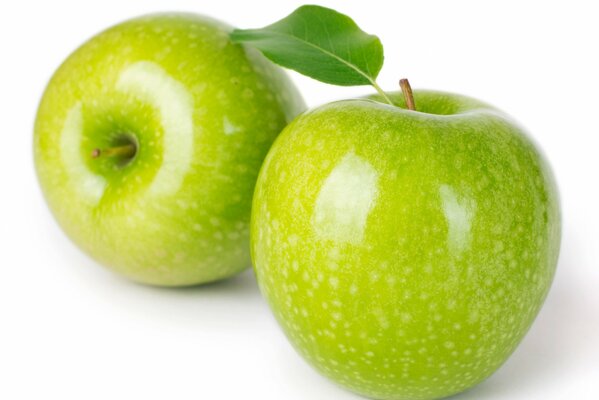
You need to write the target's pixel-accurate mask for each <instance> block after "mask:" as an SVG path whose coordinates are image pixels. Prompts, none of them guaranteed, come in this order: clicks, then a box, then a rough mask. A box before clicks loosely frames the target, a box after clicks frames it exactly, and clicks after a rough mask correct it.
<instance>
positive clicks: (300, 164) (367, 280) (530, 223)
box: [251, 91, 560, 399]
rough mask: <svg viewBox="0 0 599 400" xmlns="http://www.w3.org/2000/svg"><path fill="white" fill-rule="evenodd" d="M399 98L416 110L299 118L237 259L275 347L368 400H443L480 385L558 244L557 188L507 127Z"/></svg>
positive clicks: (442, 101)
mask: <svg viewBox="0 0 599 400" xmlns="http://www.w3.org/2000/svg"><path fill="white" fill-rule="evenodd" d="M390 96H391V97H392V98H393V99H394V102H396V103H397V104H399V105H400V106H401V107H405V103H404V101H403V99H402V98H401V96H400V95H399V94H398V93H394V94H390ZM414 96H415V100H416V106H417V109H418V110H419V111H409V110H405V109H403V108H400V107H394V106H390V105H387V104H382V103H380V102H375V101H373V100H370V99H358V100H347V101H340V102H335V103H331V104H328V105H324V106H322V107H319V108H316V109H314V110H311V111H308V112H306V113H304V114H302V115H301V116H299V117H298V118H296V119H295V120H294V121H293V122H292V123H291V124H290V125H289V126H288V127H287V128H286V129H285V130H284V131H283V133H281V135H280V136H279V137H278V139H277V140H276V141H275V144H274V145H273V147H272V148H271V150H270V152H269V154H268V156H267V157H266V160H265V163H264V165H263V167H262V169H261V172H260V175H259V178H258V182H257V184H256V191H255V194H254V206H253V211H252V223H251V241H252V258H253V262H254V267H255V271H256V275H257V279H258V282H259V285H260V288H261V291H262V292H263V294H264V295H265V297H266V299H267V300H268V302H269V304H270V307H271V309H272V310H273V312H274V315H275V316H276V318H277V320H278V322H279V323H280V325H281V327H282V328H283V330H284V332H285V334H286V335H287V337H288V338H289V340H290V341H291V343H292V344H293V346H294V347H295V349H296V350H297V351H298V352H299V353H300V354H301V355H302V356H303V357H304V358H305V359H306V360H307V361H308V362H309V363H310V364H311V365H313V366H314V367H315V368H316V369H317V370H318V371H320V372H321V373H322V374H324V375H326V376H328V377H329V378H331V379H332V380H333V381H335V382H336V383H338V384H340V385H342V386H344V387H346V388H349V389H350V390H352V391H355V392H357V393H360V394H362V395H365V396H368V397H372V398H375V399H437V398H443V397H446V396H449V395H452V394H455V393H458V392H461V391H463V390H465V389H468V388H470V387H472V386H474V385H475V384H477V383H478V382H480V381H482V380H483V379H485V378H486V377H488V376H489V375H490V374H492V373H493V372H494V371H495V370H496V369H497V368H498V367H499V366H500V365H501V364H502V363H503V362H504V361H505V360H506V359H507V358H508V356H509V355H510V354H511V353H512V352H513V351H514V349H515V348H516V346H517V345H518V343H519V342H520V341H521V340H522V338H523V336H524V335H525V333H526V332H527V330H528V329H529V327H530V325H531V324H532V322H533V320H534V318H535V316H536V315H537V313H538V311H539V309H540V307H541V305H542V303H543V301H544V299H545V297H546V294H547V292H548V290H549V287H550V285H551V281H552V279H553V275H554V271H555V267H556V262H557V258H558V252H559V245H560V214H559V204H558V195H557V190H556V185H555V183H554V179H553V176H552V173H551V171H550V169H549V167H548V164H547V163H546V162H545V160H544V159H543V157H542V155H541V154H540V153H539V151H538V150H537V149H536V148H535V146H534V145H533V144H532V143H531V141H530V139H529V138H528V137H527V135H526V134H525V133H524V131H523V130H522V128H520V127H519V126H518V125H517V124H516V123H515V122H514V121H512V120H511V119H510V118H509V117H507V116H506V115H505V114H503V113H502V112H500V111H498V110H496V109H494V108H492V107H490V106H488V105H486V104H484V103H481V102H479V101H477V100H474V99H471V98H467V97H464V96H459V95H455V94H449V93H441V92H432V91H415V93H414Z"/></svg>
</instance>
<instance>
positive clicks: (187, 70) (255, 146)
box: [34, 14, 304, 286]
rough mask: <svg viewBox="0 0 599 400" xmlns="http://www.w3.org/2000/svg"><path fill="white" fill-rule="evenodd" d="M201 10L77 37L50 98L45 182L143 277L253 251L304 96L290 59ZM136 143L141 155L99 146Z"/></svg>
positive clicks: (187, 278)
mask: <svg viewBox="0 0 599 400" xmlns="http://www.w3.org/2000/svg"><path fill="white" fill-rule="evenodd" d="M229 30H230V28H229V27H228V26H226V25H224V24H222V23H220V22H217V21H215V20H212V19H209V18H206V17H202V16H198V15H192V14H155V15H149V16H144V17H140V18H137V19H133V20H129V21H126V22H124V23H122V24H119V25H116V26H115V27H112V28H110V29H108V30H106V31H104V32H102V33H100V34H99V35H97V36H95V37H94V38H92V39H91V40H89V41H88V42H87V43H85V44H84V45H83V46H81V47H80V48H79V49H78V50H77V51H75V52H74V53H73V54H72V55H71V56H69V57H68V59H67V60H66V61H65V62H64V63H63V64H62V65H61V66H60V68H59V69H58V70H57V71H56V73H55V74H54V76H53V77H52V79H51V81H50V82H49V84H48V86H47V88H46V91H45V93H44V95H43V98H42V100H41V104H40V106H39V110H38V114H37V119H36V122H35V134H34V153H35V166H36V170H37V175H38V178H39V183H40V185H41V187H42V190H43V194H44V196H45V198H46V200H47V203H48V205H49V207H50V209H51V211H52V213H53V214H54V216H55V218H56V220H57V221H58V222H59V224H60V226H61V227H62V228H63V230H64V231H65V232H66V233H67V235H68V236H69V237H70V238H71V239H72V240H73V241H74V242H75V243H76V244H77V245H78V246H79V247H80V248H81V249H83V250H84V251H85V252H87V253H88V254H89V255H91V256H92V257H93V258H94V259H96V260H97V261H99V262H100V263H102V264H104V265H106V266H108V267H110V268H111V269H113V270H114V271H117V272H119V273H121V274H123V275H125V276H127V277H129V278H131V279H133V280H135V281H138V282H143V283H147V284H153V285H164V286H181V285H193V284H198V283H203V282H209V281H214V280H217V279H221V278H225V277H228V276H231V275H233V274H235V273H237V272H239V271H241V270H243V269H244V268H246V267H249V266H250V265H251V260H250V256H249V252H250V251H249V220H250V209H251V199H252V194H253V189H254V185H255V182H256V178H257V176H258V171H259V169H260V166H261V164H262V161H263V160H264V157H265V156H266V153H267V151H268V149H269V148H270V146H271V144H272V142H273V141H274V139H275V138H276V136H277V135H278V134H279V133H280V131H281V130H282V129H283V128H284V127H285V126H286V125H287V123H288V122H289V121H290V120H291V119H292V118H293V117H294V116H295V115H297V114H298V113H299V112H301V111H303V109H304V104H303V101H302V99H301V98H300V96H299V94H298V92H297V91H296V89H295V88H294V86H293V85H292V84H291V82H290V80H289V79H288V78H287V76H286V75H285V74H284V72H283V71H282V70H281V69H280V68H278V67H276V66H274V65H273V64H271V63H270V62H269V61H268V60H266V58H264V57H263V56H262V55H261V54H259V53H258V52H257V51H254V50H252V49H249V48H244V47H243V46H240V45H236V44H233V43H232V42H231V41H230V40H229V38H228V32H229ZM128 143H133V144H135V145H136V146H137V152H136V154H135V156H134V157H133V158H129V159H123V158H122V157H120V158H119V157H116V158H115V157H100V158H97V159H94V158H92V157H91V154H92V151H93V149H95V148H101V149H103V148H108V147H113V146H118V145H124V144H128Z"/></svg>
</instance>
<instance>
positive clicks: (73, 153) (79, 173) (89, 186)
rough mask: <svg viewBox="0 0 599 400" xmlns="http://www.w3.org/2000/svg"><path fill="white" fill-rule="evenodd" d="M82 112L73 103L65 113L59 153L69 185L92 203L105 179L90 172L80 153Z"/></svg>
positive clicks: (101, 192) (99, 194) (97, 199)
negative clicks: (69, 181) (70, 182)
mask: <svg viewBox="0 0 599 400" xmlns="http://www.w3.org/2000/svg"><path fill="white" fill-rule="evenodd" d="M82 131H83V113H82V111H81V103H80V102H79V103H77V104H75V105H74V106H73V107H72V108H71V109H70V110H69V111H68V113H67V117H66V119H65V122H64V126H63V128H62V132H61V133H60V155H61V159H62V163H63V164H64V166H65V168H64V170H65V171H67V172H68V174H69V179H70V180H71V181H73V184H72V185H71V187H73V188H75V190H77V191H78V192H79V194H80V195H81V199H82V200H83V201H86V202H88V203H90V204H92V205H94V204H97V203H98V202H99V201H100V199H101V198H102V194H103V193H104V189H105V188H106V180H105V179H104V178H103V177H102V176H100V175H96V174H94V173H92V172H91V171H90V170H89V169H88V168H87V167H86V165H85V160H84V159H83V155H82V154H81V138H82V137H83V134H82Z"/></svg>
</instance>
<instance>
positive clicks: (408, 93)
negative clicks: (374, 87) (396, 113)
mask: <svg viewBox="0 0 599 400" xmlns="http://www.w3.org/2000/svg"><path fill="white" fill-rule="evenodd" d="M399 86H400V87H401V91H402V93H403V97H404V98H405V99H406V106H407V107H408V110H412V111H415V110H416V104H415V103H414V94H413V93H412V87H411V86H410V82H409V81H408V80H407V79H405V78H404V79H400V80H399Z"/></svg>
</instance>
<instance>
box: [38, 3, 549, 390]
mask: <svg viewBox="0 0 599 400" xmlns="http://www.w3.org/2000/svg"><path fill="white" fill-rule="evenodd" d="M228 31H229V28H227V27H226V26H224V25H222V24H220V23H217V22H215V21H213V20H210V19H207V18H203V17H198V16H193V15H185V14H172V15H155V16H149V17H144V18H139V19H135V20H132V21H128V22H125V23H123V24H121V25H118V26H116V27H114V28H112V29H109V30H107V31H106V32H104V33H102V34H100V35H98V36H96V37H95V38H93V39H92V40H90V41H89V42H87V43H86V44H85V45H84V46H82V47H81V48H80V49H79V50H77V51H76V52H75V53H74V54H73V55H72V56H71V57H69V59H68V60H67V61H66V62H65V63H64V64H63V65H62V66H61V67H60V68H59V70H58V71H57V72H56V74H55V75H54V77H53V78H52V80H51V82H50V84H49V85H48V88H47V90H46V92H45V94H44V97H43V99H42V102H41V104H40V108H39V111H38V116H37V120H36V125H35V159H36V167H37V172H38V176H39V180H40V183H41V186H42V189H43V192H44V195H45V196H46V199H47V201H48V204H49V205H50V209H51V210H52V212H53V214H54V215H55V217H56V219H57V220H58V222H59V223H60V225H61V226H62V228H63V229H64V230H65V232H66V233H67V234H68V236H69V237H70V238H71V239H72V240H73V241H75V242H76V243H77V244H78V245H79V247H81V248H82V249H84V250H85V251H86V252H87V253H88V254H90V255H91V256H92V257H94V258H95V259H96V260H98V261H99V262H101V263H102V264H104V265H107V266H109V267H111V268H112V269H114V270H116V271H118V272H120V273H122V274H124V275H126V276H128V277H129V278H131V279H134V280H136V281H139V282H144V283H149V284H154V285H170V286H180V285H192V284H197V283H202V282H208V281H212V280H216V279H222V278H225V277H227V276H230V275H232V274H235V273H237V272H239V271H241V270H242V269H244V268H245V267H247V266H249V264H250V259H249V249H250V247H249V245H248V243H249V234H250V208H252V210H253V211H252V221H251V236H252V244H251V249H252V255H253V261H254V266H255V271H256V276H257V278H258V282H259V285H260V288H261V290H262V292H263V294H264V295H265V297H266V298H267V300H268V301H269V303H270V305H271V308H272V310H273V311H274V313H275V316H276V317H277V319H278V320H279V322H280V324H281V326H282V327H283V329H284V331H285V333H286V334H287V336H288V337H289V339H290V341H291V342H292V344H293V345H294V346H295V348H296V349H297V350H298V351H299V352H300V353H301V354H302V355H303V356H304V357H305V358H306V359H307V360H308V361H309V362H310V363H311V364H312V365H314V366H315V367H316V368H317V369H318V370H319V371H321V372H322V373H323V374H325V375H327V376H329V377H330V378H332V379H333V380H335V381H336V382H338V383H340V384H341V385H343V386H345V387H348V388H350V389H351V390H353V391H356V392H358V393H362V394H364V395H366V396H370V397H374V398H378V399H435V398H440V397H444V396H448V395H450V394H453V393H457V392H460V391H462V390H464V389H466V388H469V387H471V386H473V385H474V384H476V383H478V382H480V381H481V380H483V379H484V378H486V377H487V376H489V375H490V374H491V373H492V372H493V371H495V370H496V369H497V368H498V367H499V366H500V365H501V364H502V363H503V362H504V361H505V360H506V359H507V357H508V356H509V355H510V353H511V352H512V351H513V350H514V349H515V347H516V346H517V344H518V343H519V342H520V340H521V339H522V337H523V336H524V334H525V333H526V331H527V329H528V328H529V327H530V324H531V323H532V321H533V319H534V317H535V316H536V315H537V313H538V311H539V308H540V306H541V305H542V303H543V300H544V298H545V296H546V294H547V291H548V289H549V286H550V284H551V280H552V277H553V273H554V270H555V265H556V261H557V256H558V251H559V240H560V217H559V206H558V201H557V190H556V187H555V183H554V180H553V177H552V175H551V172H550V170H549V167H548V165H547V163H546V162H545V161H544V159H543V157H542V156H541V155H540V154H539V152H538V150H536V148H535V146H534V145H533V144H532V143H531V142H530V140H529V139H528V138H527V136H526V135H525V133H524V132H523V131H522V129H521V128H520V127H518V126H517V125H516V124H515V123H514V122H513V121H512V120H511V119H510V118H509V117H508V116H506V115H505V114H503V113H501V112H500V111H498V110H496V109H494V108H492V107H490V106H488V105H486V104H483V103H481V102H479V101H476V100H473V99H471V98H467V97H463V96H458V95H453V94H447V93H441V92H428V91H416V92H415V93H414V99H415V103H416V105H417V109H418V111H413V110H408V109H406V107H405V104H404V100H403V98H402V97H401V96H399V95H397V94H389V97H390V98H391V99H392V100H393V102H394V103H395V104H396V106H391V105H388V104H383V103H382V102H380V101H379V100H380V99H379V98H378V97H373V98H371V99H361V100H348V101H340V102H336V103H332V104H328V105H325V106H322V107H319V108H317V109H314V110H311V111H308V112H305V113H303V114H302V115H300V116H299V117H297V118H295V119H293V117H295V116H296V115H297V114H298V113H300V112H301V111H303V109H304V105H303V103H302V101H301V99H300V97H299V95H298V93H297V92H296V90H295V89H294V87H293V86H292V84H291V83H290V82H289V81H288V79H287V78H286V77H285V76H284V74H283V72H282V71H280V70H279V69H278V68H277V67H275V66H274V65H272V64H271V63H270V62H269V61H267V60H266V59H265V58H264V57H263V56H262V55H261V54H259V53H258V52H256V51H255V50H253V49H250V48H246V47H243V46H240V45H237V44H233V43H232V42H231V41H230V39H229V36H228ZM292 119H293V121H292V122H291V123H290V124H289V125H288V126H287V128H285V130H283V132H282V133H281V134H280V135H279V132H280V131H281V130H282V129H283V128H284V127H285V126H286V125H287V124H288V123H289V122H290V121H291V120H292ZM277 135H279V137H278V139H277V140H276V142H274V145H273V141H274V140H275V138H277ZM271 145H272V148H271ZM269 148H270V151H269ZM267 153H268V155H267ZM265 157H266V160H264V159H265ZM263 162H264V164H263ZM261 166H262V169H261V172H260V176H259V177H258V171H259V170H260V168H261ZM257 177H258V179H257ZM256 179H257V183H256ZM255 185H256V188H255V193H254V186H255ZM253 194H254V196H253V206H252V204H251V203H252V195H253Z"/></svg>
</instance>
